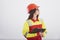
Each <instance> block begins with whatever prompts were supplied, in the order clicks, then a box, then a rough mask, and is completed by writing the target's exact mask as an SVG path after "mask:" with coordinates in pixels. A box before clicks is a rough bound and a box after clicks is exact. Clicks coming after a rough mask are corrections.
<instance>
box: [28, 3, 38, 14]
mask: <svg viewBox="0 0 60 40" xmlns="http://www.w3.org/2000/svg"><path fill="white" fill-rule="evenodd" d="M38 7H39V6H37V5H36V4H33V3H32V4H29V5H28V7H27V9H28V13H29V12H30V11H31V10H33V9H38Z"/></svg>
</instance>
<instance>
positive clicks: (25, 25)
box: [22, 21, 36, 37]
mask: <svg viewBox="0 0 60 40" xmlns="http://www.w3.org/2000/svg"><path fill="white" fill-rule="evenodd" d="M22 33H23V35H24V36H25V37H34V36H36V33H35V34H31V33H29V25H28V22H27V21H26V22H25V23H24V26H23V31H22Z"/></svg>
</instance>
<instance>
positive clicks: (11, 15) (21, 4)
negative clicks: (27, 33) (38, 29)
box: [0, 0, 60, 40]
mask: <svg viewBox="0 0 60 40" xmlns="http://www.w3.org/2000/svg"><path fill="white" fill-rule="evenodd" d="M30 3H35V4H37V5H39V6H40V8H39V10H40V16H39V17H40V18H43V19H44V21H45V24H46V27H47V30H48V33H47V37H46V38H47V39H59V38H60V0H0V39H21V40H22V39H23V38H24V37H23V35H22V29H23V24H24V22H25V20H26V19H27V17H28V13H27V8H26V7H27V5H28V4H30ZM24 39H25V38H24Z"/></svg>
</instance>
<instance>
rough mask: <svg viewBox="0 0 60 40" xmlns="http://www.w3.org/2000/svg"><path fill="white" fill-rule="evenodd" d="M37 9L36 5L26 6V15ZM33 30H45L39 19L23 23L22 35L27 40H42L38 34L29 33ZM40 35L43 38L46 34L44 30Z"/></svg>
mask: <svg viewBox="0 0 60 40" xmlns="http://www.w3.org/2000/svg"><path fill="white" fill-rule="evenodd" d="M38 7H39V6H37V5H36V4H30V5H28V7H27V9H28V13H29V12H30V11H31V10H33V9H38ZM35 28H38V29H39V28H43V29H46V26H45V24H44V22H43V20H42V19H41V18H37V19H36V20H34V19H29V20H26V22H25V23H24V27H23V35H24V36H25V37H26V38H27V40H42V36H41V34H40V32H37V33H30V32H32V30H33V29H35ZM42 34H43V37H44V36H45V34H46V30H45V31H44V32H43V33H42Z"/></svg>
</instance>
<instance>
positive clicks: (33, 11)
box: [28, 9, 39, 20]
mask: <svg viewBox="0 0 60 40" xmlns="http://www.w3.org/2000/svg"><path fill="white" fill-rule="evenodd" d="M36 10H38V9H33V10H31V11H30V12H29V14H30V15H29V17H28V20H29V19H32V18H33V14H34V13H35V12H36ZM38 16H39V15H37V18H38Z"/></svg>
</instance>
